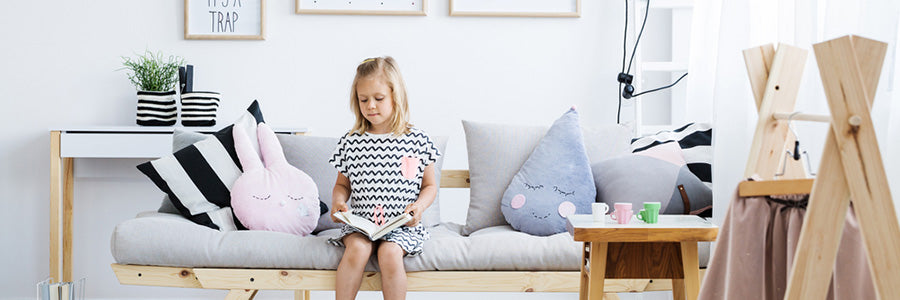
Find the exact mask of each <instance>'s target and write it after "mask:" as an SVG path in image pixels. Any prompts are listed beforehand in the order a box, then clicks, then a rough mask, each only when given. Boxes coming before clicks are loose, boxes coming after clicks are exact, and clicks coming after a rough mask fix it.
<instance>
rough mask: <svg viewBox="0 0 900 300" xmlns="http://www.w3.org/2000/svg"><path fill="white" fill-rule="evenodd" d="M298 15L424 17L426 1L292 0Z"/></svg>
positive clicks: (426, 7) (426, 6)
mask: <svg viewBox="0 0 900 300" xmlns="http://www.w3.org/2000/svg"><path fill="white" fill-rule="evenodd" d="M294 1H295V7H296V13H298V14H326V15H398V16H424V15H426V14H427V13H426V12H427V11H428V0H294Z"/></svg>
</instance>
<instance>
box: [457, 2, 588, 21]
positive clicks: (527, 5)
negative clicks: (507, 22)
mask: <svg viewBox="0 0 900 300" xmlns="http://www.w3.org/2000/svg"><path fill="white" fill-rule="evenodd" d="M450 15H451V16H487V17H570V18H579V17H581V0H450Z"/></svg>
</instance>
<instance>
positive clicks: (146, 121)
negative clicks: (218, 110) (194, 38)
mask: <svg viewBox="0 0 900 300" xmlns="http://www.w3.org/2000/svg"><path fill="white" fill-rule="evenodd" d="M122 60H123V62H122V65H123V66H124V67H123V68H122V69H124V70H127V71H130V73H128V79H129V80H131V83H132V84H134V87H135V88H136V89H137V99H138V102H137V124H138V125H145V126H171V125H175V121H176V119H177V117H178V108H177V105H176V103H175V88H176V86H177V83H178V67H179V66H181V65H183V64H184V59H183V58H181V57H177V56H168V57H165V56H163V54H162V52H157V53H155V54H154V53H153V52H150V50H146V51H145V52H144V54H143V55H138V56H137V57H135V58H131V57H124V56H123V57H122Z"/></svg>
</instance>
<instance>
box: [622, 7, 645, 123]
mask: <svg viewBox="0 0 900 300" xmlns="http://www.w3.org/2000/svg"><path fill="white" fill-rule="evenodd" d="M649 13H650V0H647V8H646V9H644V20H643V21H642V22H641V30H640V32H638V36H637V39H636V40H635V41H634V49H632V50H631V58H629V59H628V72H625V56H626V55H627V53H628V46H627V45H628V0H625V30H624V31H623V33H622V73H626V74H627V73H631V64H632V63H633V62H634V53H635V52H636V51H637V46H638V44H639V43H640V42H641V36H642V35H643V34H644V27H645V26H647V16H648V15H649ZM620 123H622V84H621V83H619V106H618V107H617V108H616V124H620Z"/></svg>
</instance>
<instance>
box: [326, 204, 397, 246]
mask: <svg viewBox="0 0 900 300" xmlns="http://www.w3.org/2000/svg"><path fill="white" fill-rule="evenodd" d="M334 216H335V217H336V218H338V219H340V220H341V221H343V222H344V223H346V224H347V225H350V226H353V227H356V228H357V229H359V230H361V231H363V232H364V233H365V234H366V235H368V236H369V239H371V240H373V241H374V240H377V239H379V238H381V237H382V236H384V235H385V234H387V233H388V232H391V230H394V228H397V227H400V226H402V225H403V224H406V223H407V222H409V220H412V218H413V217H412V215H410V214H408V213H406V214H402V215H399V216H396V217H394V218H393V219H390V220H388V221H387V222H386V223H385V224H384V225H382V226H377V225H375V223H372V221H369V220H367V219H365V218H363V217H360V216H357V215H354V214H353V213H351V212H350V211H346V212H341V211H339V212H336V213H334Z"/></svg>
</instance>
